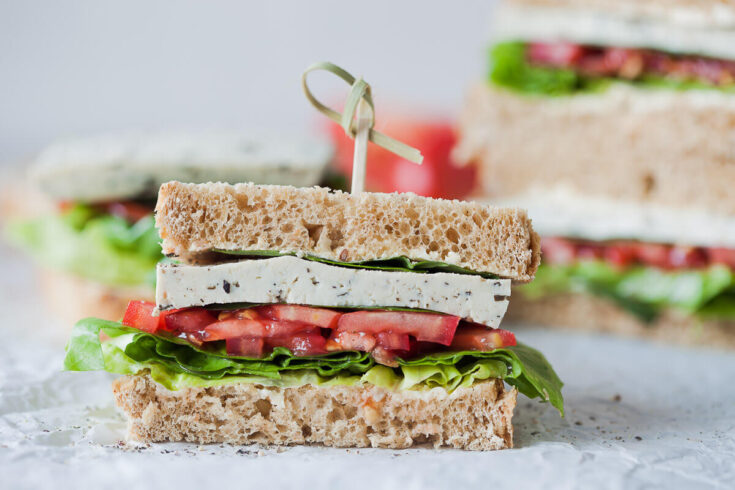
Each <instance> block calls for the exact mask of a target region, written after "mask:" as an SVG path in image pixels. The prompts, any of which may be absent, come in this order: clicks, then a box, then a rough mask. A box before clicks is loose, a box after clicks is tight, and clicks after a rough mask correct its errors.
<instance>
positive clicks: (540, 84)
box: [488, 42, 735, 96]
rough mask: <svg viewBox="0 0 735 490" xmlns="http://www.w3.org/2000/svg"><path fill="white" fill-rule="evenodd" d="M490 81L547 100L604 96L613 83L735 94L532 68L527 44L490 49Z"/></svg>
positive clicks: (681, 83)
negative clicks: (591, 94)
mask: <svg viewBox="0 0 735 490" xmlns="http://www.w3.org/2000/svg"><path fill="white" fill-rule="evenodd" d="M488 78H489V80H490V81H491V82H492V83H494V84H496V85H499V86H502V87H506V88H509V89H511V90H515V91H517V92H521V93H525V94H535V95H545V96H562V95H572V94H575V93H579V92H600V91H603V90H606V89H607V88H609V87H610V86H611V85H612V84H613V83H625V84H634V85H636V86H639V87H643V88H651V89H667V90H719V91H723V92H735V85H729V86H715V85H710V84H707V83H703V82H698V81H688V80H676V79H672V78H667V77H662V76H654V75H647V76H644V77H642V78H640V79H637V80H624V79H620V78H613V77H589V76H584V75H581V74H579V73H577V72H575V71H574V70H570V69H565V68H550V67H540V66H532V65H531V64H529V63H528V62H527V61H526V44H525V43H523V42H502V43H498V44H496V45H494V46H493V47H492V48H491V49H490V71H489V74H488Z"/></svg>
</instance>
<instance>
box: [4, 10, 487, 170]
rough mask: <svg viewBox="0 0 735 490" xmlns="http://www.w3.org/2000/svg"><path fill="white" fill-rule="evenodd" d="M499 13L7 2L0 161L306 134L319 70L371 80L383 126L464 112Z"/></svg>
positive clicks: (482, 67) (314, 115) (332, 89)
mask: <svg viewBox="0 0 735 490" xmlns="http://www.w3.org/2000/svg"><path fill="white" fill-rule="evenodd" d="M493 3H494V2H493V1H492V0H484V1H479V0H470V1H462V2H451V1H435V0H402V1H397V0H370V1H364V2H355V1H344V0H310V1H296V0H293V1H265V0H262V1H253V0H250V1H246V0H240V1H236V0H207V1H202V0H182V1H175V0H125V1H115V2H113V1H104V0H74V1H61V0H59V1H56V0H49V1H38V0H0V164H2V162H5V163H7V162H9V161H15V160H18V159H23V158H26V157H28V156H30V155H32V154H33V153H34V152H36V151H38V150H39V149H40V148H42V147H43V146H44V145H46V144H48V143H50V142H52V141H53V140H55V139H57V138H60V137H67V136H79V135H87V134H93V133H98V132H107V131H115V130H130V129H179V128H193V129H198V128H219V127H236V128H258V127H265V128H267V129H269V130H273V129H286V130H289V131H301V130H305V129H306V128H307V127H308V126H309V125H310V123H313V121H314V120H318V119H317V118H318V117H321V116H318V115H317V113H316V112H315V111H314V110H313V109H312V108H311V107H310V106H309V105H308V103H307V102H306V99H305V98H304V97H303V95H302V94H301V89H300V85H299V83H300V82H299V77H300V75H301V72H302V71H303V69H304V68H305V67H306V66H307V65H309V64H310V63H311V62H314V61H320V60H330V61H333V62H335V63H337V64H340V65H342V66H344V67H345V68H346V69H348V70H349V71H352V72H353V73H354V74H355V75H363V76H364V77H365V79H366V80H367V81H368V82H370V83H371V85H372V86H373V89H374V94H375V96H376V97H375V98H376V104H377V111H378V117H380V113H381V111H383V112H385V111H386V110H387V111H391V110H396V107H398V106H408V107H411V108H415V107H420V108H422V109H425V110H427V111H430V112H438V113H446V114H452V113H454V112H456V111H457V110H458V108H459V104H460V102H461V100H462V94H463V92H464V90H465V88H466V86H467V85H468V83H470V82H471V81H472V80H473V79H475V78H477V77H480V76H482V74H483V73H484V71H485V66H486V59H485V58H486V57H485V53H486V46H485V44H486V43H485V40H486V39H487V34H488V32H487V31H488V28H487V26H488V24H489V18H490V15H491V10H492V4H493ZM315 78H317V77H315ZM315 81H316V82H317V87H318V82H319V80H315ZM345 87H346V86H345ZM337 90H342V91H343V90H344V87H342V86H340V85H339V84H334V85H330V86H327V87H324V90H322V91H321V92H320V93H326V94H329V93H341V92H335V91H337Z"/></svg>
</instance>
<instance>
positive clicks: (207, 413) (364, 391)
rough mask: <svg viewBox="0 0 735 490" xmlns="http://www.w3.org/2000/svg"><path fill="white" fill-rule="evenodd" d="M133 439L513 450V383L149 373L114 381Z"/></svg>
mask: <svg viewBox="0 0 735 490" xmlns="http://www.w3.org/2000/svg"><path fill="white" fill-rule="evenodd" d="M113 392H114V395H115V400H116V402H117V405H118V406H119V407H120V408H121V409H122V410H123V411H124V412H125V414H126V415H127V417H128V431H129V434H128V435H129V437H130V438H131V439H134V440H138V441H146V442H159V441H188V442H196V443H213V442H218V443H222V442H224V443H231V444H251V443H261V444H278V445H292V444H323V445H326V446H336V447H383V448H407V447H410V446H413V445H416V444H424V443H428V444H432V445H433V446H434V447H453V448H458V449H469V450H491V449H505V448H510V447H513V426H512V424H511V418H512V416H513V408H514V407H515V404H516V394H517V392H516V390H515V388H513V389H510V390H506V389H505V387H504V385H503V382H502V381H501V380H499V379H493V380H488V381H483V382H479V383H476V384H474V385H473V386H472V387H470V388H458V389H456V390H455V391H453V392H452V393H447V392H446V391H445V390H444V389H443V388H434V389H431V390H428V391H423V392H418V391H391V390H387V389H384V388H379V387H376V386H329V387H322V386H314V385H303V386H297V387H288V388H280V387H273V386H263V385H258V384H248V383H237V384H231V385H223V386H216V387H209V388H186V389H182V390H178V391H169V390H167V389H166V388H164V387H163V386H161V385H159V384H158V383H156V382H155V381H153V379H151V377H150V376H148V375H147V374H139V375H136V376H125V377H122V378H119V379H117V380H116V381H115V382H114V383H113Z"/></svg>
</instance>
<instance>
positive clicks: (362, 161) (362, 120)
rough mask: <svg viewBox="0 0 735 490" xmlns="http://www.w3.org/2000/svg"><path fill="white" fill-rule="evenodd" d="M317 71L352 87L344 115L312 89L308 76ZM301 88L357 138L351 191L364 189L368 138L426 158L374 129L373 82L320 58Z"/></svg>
mask: <svg viewBox="0 0 735 490" xmlns="http://www.w3.org/2000/svg"><path fill="white" fill-rule="evenodd" d="M315 70H326V71H328V72H330V73H333V74H335V75H337V76H338V77H340V78H341V79H342V80H344V81H345V82H347V83H348V84H349V85H350V86H351V88H350V94H349V96H348V97H347V101H346V103H345V109H344V112H343V113H342V114H340V113H339V112H337V111H335V110H334V109H330V108H329V107H327V106H326V105H324V104H322V103H321V102H319V101H318V100H317V98H316V97H314V94H312V93H311V90H309V85H308V84H307V83H306V76H307V75H308V74H309V73H311V72H312V71H315ZM301 88H302V89H303V91H304V95H306V98H307V99H308V101H309V102H311V104H312V105H313V106H314V107H316V109H317V110H318V111H319V112H321V113H322V114H324V115H325V116H327V117H328V118H329V119H331V120H332V121H334V122H336V123H338V124H339V125H340V126H342V129H344V130H345V134H346V135H347V136H348V137H350V138H355V152H354V154H353V157H352V194H359V193H360V192H364V190H365V167H366V163H367V147H368V141H372V142H373V143H375V144H376V145H378V146H381V147H383V148H385V149H386V150H388V151H390V152H391V153H394V154H396V155H398V156H400V157H401V158H405V159H406V160H408V161H411V162H414V163H417V164H419V165H421V162H422V161H423V159H424V157H423V156H421V152H420V151H419V150H417V149H416V148H413V147H411V146H408V145H407V144H405V143H402V142H400V141H398V140H395V139H393V138H391V137H390V136H386V135H384V134H383V133H380V132H378V131H376V130H374V129H373V125H374V123H375V107H374V106H373V96H372V94H371V93H370V85H369V84H368V83H367V82H366V81H365V80H363V79H362V78H360V79H356V78H355V77H353V76H352V75H351V74H350V73H348V72H347V71H345V70H344V69H343V68H340V67H339V66H337V65H335V64H334V63H330V62H328V61H320V62H318V63H314V64H312V65H311V66H309V67H308V68H307V69H306V70H305V71H304V73H302V74H301Z"/></svg>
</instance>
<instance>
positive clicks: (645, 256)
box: [455, 0, 735, 347]
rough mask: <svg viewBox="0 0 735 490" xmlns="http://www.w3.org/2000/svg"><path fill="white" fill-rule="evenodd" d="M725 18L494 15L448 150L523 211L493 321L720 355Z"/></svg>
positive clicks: (726, 192)
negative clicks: (522, 232)
mask: <svg viewBox="0 0 735 490" xmlns="http://www.w3.org/2000/svg"><path fill="white" fill-rule="evenodd" d="M734 132H735V4H733V3H732V2H721V1H714V0H713V1H710V0H702V1H697V2H689V1H684V0H681V1H670V2H663V1H656V0H617V1H604V0H595V1H585V2H579V1H572V0H555V1H552V0H548V1H542V0H508V1H505V2H503V3H502V4H501V5H500V7H499V9H498V11H497V15H496V16H495V21H494V29H493V45H492V46H491V48H490V70H489V74H488V79H487V80H486V81H485V82H483V83H481V84H479V85H477V86H475V87H473V88H472V89H471V91H470V93H469V95H468V97H467V103H466V106H465V108H464V110H463V113H462V117H461V122H460V133H461V134H460V142H459V144H458V146H457V148H456V149H455V151H456V153H455V154H456V155H457V157H458V158H459V159H461V160H463V161H474V162H476V163H478V164H479V168H480V170H479V171H480V174H481V177H480V179H481V181H482V182H483V184H482V187H483V192H482V193H481V195H479V196H478V198H479V199H491V200H494V202H498V203H503V204H506V205H519V206H523V207H524V208H527V209H528V211H529V215H530V216H531V217H532V218H533V219H534V225H535V227H536V229H537V230H538V232H539V233H540V234H541V236H542V242H541V248H542V250H543V251H544V261H543V262H544V263H543V264H542V266H541V267H540V268H539V271H538V274H537V278H536V281H534V283H533V284H531V285H529V286H527V287H525V286H524V287H523V288H519V291H518V295H517V297H516V301H514V305H513V307H512V308H511V311H510V312H509V320H516V321H522V322H541V323H544V324H552V325H559V326H566V327H575V328H582V329H596V330H603V331H607V332H615V333H624V334H634V335H643V336H649V337H653V338H658V339H665V340H668V341H672V340H673V341H681V342H685V343H704V344H717V345H721V346H724V345H729V346H731V347H732V346H735V275H734V274H735V231H734V230H735V199H734V198H733V196H735V193H733V191H732V184H733V182H735V152H733V148H732V135H733V134H734Z"/></svg>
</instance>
